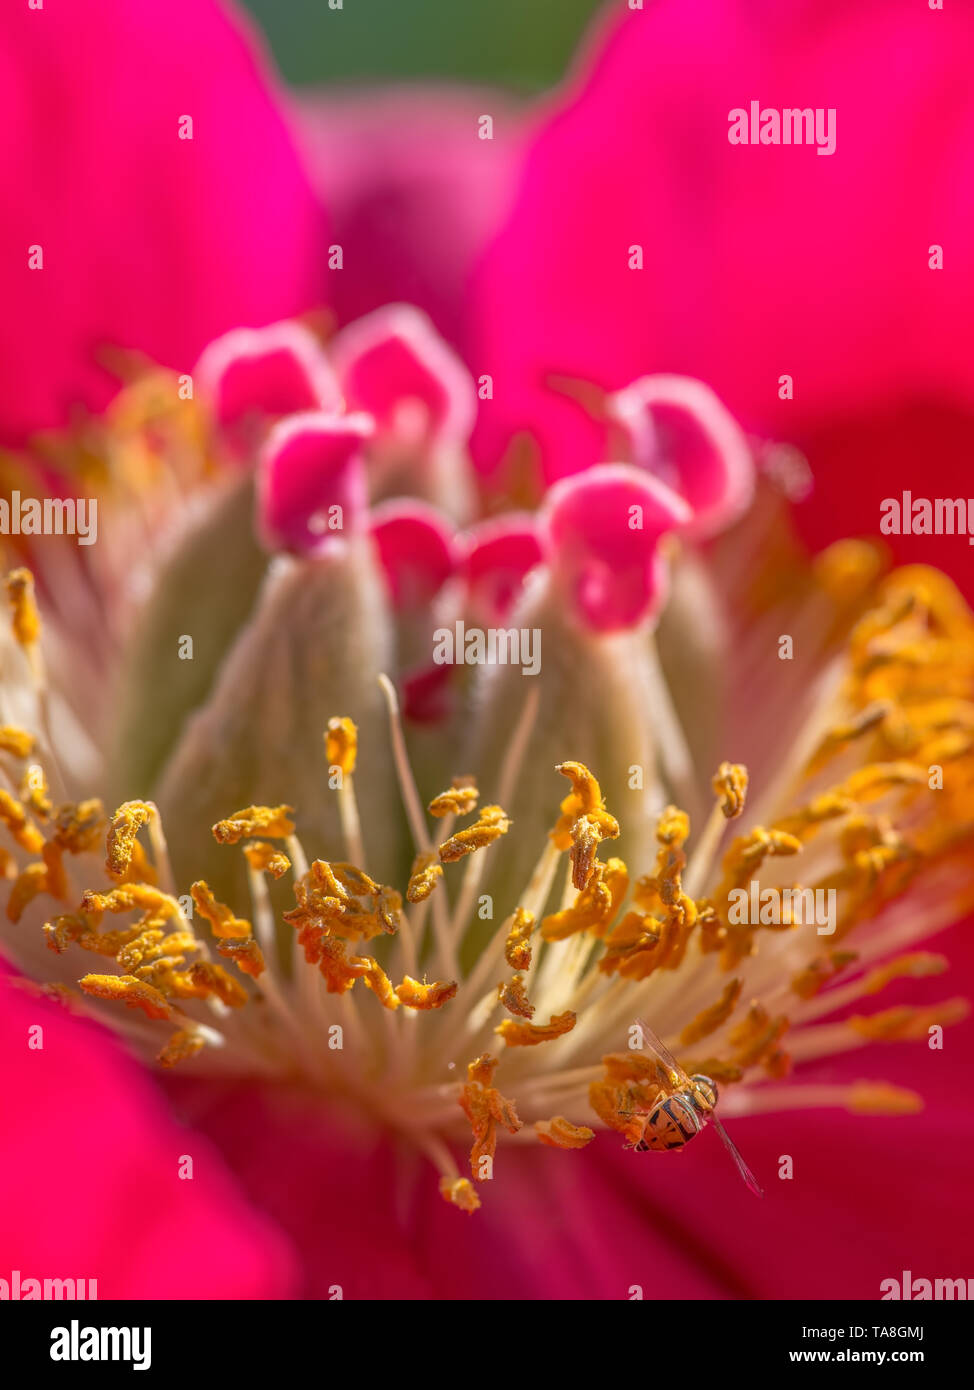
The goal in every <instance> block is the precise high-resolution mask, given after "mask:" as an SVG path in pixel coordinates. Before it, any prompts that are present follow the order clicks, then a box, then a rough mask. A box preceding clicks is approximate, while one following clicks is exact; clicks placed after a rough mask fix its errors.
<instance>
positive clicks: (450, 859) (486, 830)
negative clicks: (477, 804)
mask: <svg viewBox="0 0 974 1390" xmlns="http://www.w3.org/2000/svg"><path fill="white" fill-rule="evenodd" d="M510 828H511V822H510V821H509V820H508V818H507V816H506V815H505V814H504V812H503V811H502V810H501V808H500V807H499V806H485V807H484V808H483V809H482V810H481V812H480V814H479V815H478V817H477V819H476V821H475V822H474V824H473V825H468V826H466V827H465V828H464V829H463V830H458V831H457V832H456V834H455V835H451V836H450V838H449V839H448V840H446V841H445V842H444V843H443V844H442V845H440V848H439V855H440V859H441V860H442V861H443V863H444V864H453V863H455V862H456V861H457V860H458V859H462V858H463V857H464V855H465V854H473V852H474V850H478V849H484V848H485V847H486V846H487V845H492V844H493V843H494V841H495V840H499V839H500V837H501V836H502V835H506V834H507V832H508V830H509V829H510Z"/></svg>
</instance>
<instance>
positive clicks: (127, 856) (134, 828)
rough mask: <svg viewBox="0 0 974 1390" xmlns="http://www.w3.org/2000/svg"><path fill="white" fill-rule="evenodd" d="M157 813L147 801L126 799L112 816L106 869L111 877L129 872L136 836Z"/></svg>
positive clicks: (115, 877)
mask: <svg viewBox="0 0 974 1390" xmlns="http://www.w3.org/2000/svg"><path fill="white" fill-rule="evenodd" d="M154 814H155V807H154V806H151V805H150V804H149V803H148V802H147V801H126V802H125V804H124V805H123V806H120V807H119V808H118V810H117V811H116V812H115V814H114V816H113V817H112V821H111V824H110V825H109V827H108V841H107V858H106V860H105V870H106V872H107V873H108V875H109V877H110V878H114V879H120V878H123V877H124V876H125V874H126V873H128V871H129V869H130V868H131V865H132V855H133V853H134V850H135V837H136V835H138V833H139V831H140V830H141V829H142V827H143V826H144V825H146V824H148V822H149V821H150V820H151V818H152V816H153V815H154Z"/></svg>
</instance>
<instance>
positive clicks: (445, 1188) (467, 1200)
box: [440, 1177, 480, 1212]
mask: <svg viewBox="0 0 974 1390" xmlns="http://www.w3.org/2000/svg"><path fill="white" fill-rule="evenodd" d="M440 1196H441V1197H442V1198H443V1199H444V1201H446V1202H449V1203H450V1204H451V1205H452V1206H455V1207H459V1208H460V1210H461V1211H466V1212H474V1211H478V1210H479V1208H480V1198H479V1197H478V1196H477V1191H476V1189H475V1187H474V1185H473V1183H472V1182H471V1181H470V1179H469V1178H448V1177H442V1178H440Z"/></svg>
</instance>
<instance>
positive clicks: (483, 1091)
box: [460, 1052, 521, 1182]
mask: <svg viewBox="0 0 974 1390" xmlns="http://www.w3.org/2000/svg"><path fill="white" fill-rule="evenodd" d="M496 1069H497V1061H496V1059H495V1058H493V1057H491V1056H490V1055H489V1054H488V1053H486V1052H485V1053H484V1054H483V1055H482V1056H480V1057H478V1058H477V1060H476V1061H475V1062H471V1063H470V1065H469V1066H468V1067H467V1076H468V1080H467V1083H466V1085H465V1086H464V1087H463V1090H462V1091H461V1093H460V1108H461V1110H462V1111H463V1113H464V1114H465V1115H466V1117H467V1119H468V1120H469V1121H470V1128H471V1129H472V1131H473V1147H472V1148H471V1150H470V1175H471V1177H472V1178H473V1179H474V1181H475V1182H483V1181H485V1179H487V1178H489V1177H491V1176H492V1166H491V1165H492V1161H493V1158H494V1154H495V1152H496V1150H497V1127H498V1125H500V1126H501V1127H502V1128H504V1129H506V1130H507V1131H508V1133H510V1134H516V1133H517V1131H518V1130H519V1129H520V1128H521V1121H520V1119H519V1118H518V1113H517V1109H516V1107H515V1105H514V1102H513V1101H511V1100H507V1099H506V1097H504V1096H502V1095H501V1093H500V1091H498V1090H497V1088H496V1086H494V1085H493V1079H494V1072H495V1071H496ZM486 1159H489V1160H491V1162H490V1163H485V1161H484V1160H486Z"/></svg>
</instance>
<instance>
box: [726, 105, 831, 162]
mask: <svg viewBox="0 0 974 1390" xmlns="http://www.w3.org/2000/svg"><path fill="white" fill-rule="evenodd" d="M727 119H728V121H729V122H730V129H729V130H728V132H727V139H728V140H729V141H730V143H731V144H732V145H815V146H816V150H817V153H818V154H835V107H834V106H828V107H823V106H816V107H814V108H812V107H811V106H804V107H798V106H784V107H782V108H780V109H779V108H778V107H776V106H764V107H762V105H761V103H760V102H759V101H752V102H751V104H750V106H749V107H747V108H746V109H745V107H743V106H735V107H734V109H733V111H728V113H727Z"/></svg>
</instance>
